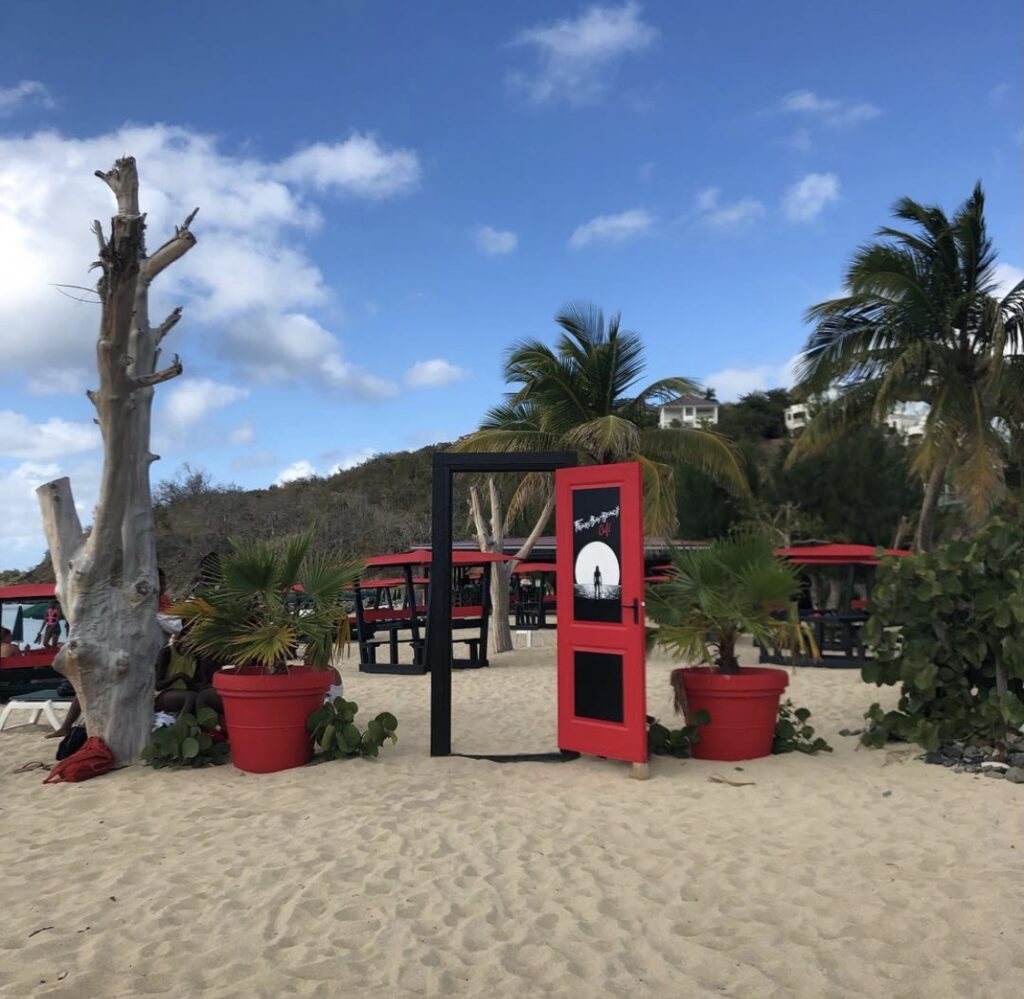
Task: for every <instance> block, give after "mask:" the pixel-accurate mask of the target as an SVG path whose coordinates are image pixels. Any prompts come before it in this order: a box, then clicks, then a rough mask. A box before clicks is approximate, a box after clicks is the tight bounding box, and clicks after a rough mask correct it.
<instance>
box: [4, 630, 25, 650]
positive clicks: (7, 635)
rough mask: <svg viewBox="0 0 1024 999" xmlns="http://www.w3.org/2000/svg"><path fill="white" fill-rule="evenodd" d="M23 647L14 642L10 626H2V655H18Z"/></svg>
mask: <svg viewBox="0 0 1024 999" xmlns="http://www.w3.org/2000/svg"><path fill="white" fill-rule="evenodd" d="M20 652H21V649H19V648H18V646H17V645H15V644H14V636H13V635H12V634H11V629H10V628H0V656H16V655H18V654H19V653H20Z"/></svg>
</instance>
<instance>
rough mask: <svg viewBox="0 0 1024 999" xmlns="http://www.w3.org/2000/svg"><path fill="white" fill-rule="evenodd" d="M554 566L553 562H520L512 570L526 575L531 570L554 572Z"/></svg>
mask: <svg viewBox="0 0 1024 999" xmlns="http://www.w3.org/2000/svg"><path fill="white" fill-rule="evenodd" d="M556 568H557V566H556V565H555V563H554V562H520V563H519V565H517V566H516V567H515V568H514V569H513V570H512V571H513V572H515V573H518V574H520V575H527V574H528V573H531V572H554V571H555V570H556Z"/></svg>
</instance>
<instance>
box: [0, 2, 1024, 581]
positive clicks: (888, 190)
mask: <svg viewBox="0 0 1024 999" xmlns="http://www.w3.org/2000/svg"><path fill="white" fill-rule="evenodd" d="M285 11H286V13H285ZM1021 21H1022V16H1021V8H1020V5H1019V3H1017V2H1016V0H996V2H993V3H991V4H988V5H986V8H985V12H984V16H979V13H978V8H977V7H976V5H974V4H969V3H966V2H951V0H928V2H914V0H903V2H901V3H897V4H893V3H891V2H875V0H865V2H862V3H858V4H823V3H820V0H819V2H793V0H788V2H782V3H776V4H766V3H763V2H760V0H746V2H740V0H736V2H723V3H718V4H696V3H682V2H669V0H665V2H657V0H648V2H646V3H643V4H640V3H630V2H625V3H616V2H613V3H609V4H597V5H587V4H579V3H554V2H520V3H516V4H494V3H479V2H471V0H465V2H450V3H418V2H411V0H410V2H405V3H398V2H388V0H378V2H373V3H371V2H368V0H367V2H357V0H352V2H347V3H346V2H336V3H312V2H293V3H292V4H290V5H288V6H287V9H286V8H284V7H282V6H281V4H280V3H269V2H268V3H263V2H244V3H243V2H241V0H238V2H218V3H216V4H212V3H198V2H181V3H178V4H175V5H173V6H169V5H155V4H153V5H137V8H136V9H133V10H132V11H131V16H130V17H128V19H127V22H126V13H125V8H124V6H123V5H122V4H115V3H106V2H92V3H89V4H81V3H70V2H69V3H56V4H52V3H51V4H21V5H17V6H12V5H5V6H4V8H3V10H2V12H0V349H2V350H3V352H4V357H5V363H4V365H3V369H2V373H0V379H2V384H3V402H2V403H0V508H2V509H3V510H4V517H3V521H2V523H0V545H2V547H0V566H4V565H6V566H15V565H28V564H31V563H33V562H34V561H35V560H36V559H37V558H38V557H39V556H40V554H41V553H42V551H43V547H44V546H43V541H42V535H41V531H40V530H39V527H38V513H37V510H36V507H35V503H34V498H33V492H32V490H33V488H34V487H35V485H38V484H39V483H40V482H42V481H46V480H47V479H49V478H52V477H55V476H56V475H59V474H68V473H70V474H71V475H72V478H73V480H74V482H75V483H76V495H77V498H78V500H79V503H80V504H81V505H82V507H83V513H84V514H85V516H86V517H88V512H87V511H88V507H89V505H90V503H91V501H92V498H93V495H94V490H95V484H96V481H97V478H98V469H99V452H98V450H97V447H96V434H95V429H94V428H93V427H92V424H91V419H90V418H91V413H90V407H89V406H88V403H87V402H86V400H85V398H84V395H83V394H82V392H83V390H84V389H85V388H86V387H87V386H88V385H89V384H90V382H91V378H90V377H89V371H90V364H91V352H92V346H93V341H94V339H95V326H96V319H97V316H98V309H97V308H96V306H94V305H92V304H88V303H81V302H76V301H72V300H71V299H69V298H67V297H63V296H62V295H61V294H59V292H58V291H57V290H56V289H55V288H54V287H53V286H54V285H55V284H58V283H64V284H81V285H88V284H90V283H91V281H92V280H93V279H92V278H91V277H90V276H89V274H88V272H87V267H88V264H89V262H90V261H91V260H92V257H93V255H94V251H95V244H94V241H93V239H92V237H91V235H90V234H89V232H88V227H89V225H90V223H91V220H92V219H93V218H101V219H105V218H107V217H109V215H110V214H111V212H112V204H111V201H110V198H109V194H108V192H107V191H106V189H105V188H104V187H103V185H102V184H101V183H100V182H99V181H97V180H95V179H93V178H92V171H93V170H94V169H96V168H104V169H106V168H107V167H109V165H110V163H111V161H112V160H113V158H114V157H115V156H117V155H119V154H121V153H132V154H134V155H135V156H137V157H138V159H139V165H140V173H141V177H142V185H143V190H142V199H143V209H144V210H147V211H148V212H149V222H150V230H151V231H150V242H151V245H158V244H159V242H161V241H162V238H163V234H164V233H165V232H167V231H168V230H169V228H170V227H171V226H172V225H173V224H174V223H175V222H177V221H180V219H181V218H182V217H183V216H184V215H185V214H186V213H187V212H188V211H189V210H190V209H191V208H192V207H194V206H195V205H196V204H198V205H200V207H201V211H200V213H199V216H198V218H197V220H196V222H195V224H194V227H193V228H194V230H195V232H196V234H197V235H198V237H199V243H198V245H197V246H196V247H195V248H194V249H193V250H192V252H191V253H190V254H189V255H188V256H187V257H186V258H185V259H184V260H183V261H182V262H181V263H180V264H179V265H177V266H176V268H174V270H173V271H171V272H168V273H167V274H166V275H164V276H163V277H162V278H161V284H160V287H158V288H157V289H155V290H154V303H153V305H154V309H153V312H154V318H158V315H159V314H161V313H162V312H163V311H167V310H169V309H170V308H171V307H172V306H173V305H176V304H183V305H184V306H185V310H186V311H185V318H184V320H183V321H182V322H181V324H180V325H179V326H178V327H177V329H176V330H175V331H174V333H173V334H172V337H171V338H170V340H169V345H168V346H169V349H170V350H173V351H177V352H178V353H179V354H180V355H181V357H182V360H183V362H184V365H185V371H186V373H185V375H184V376H182V377H181V378H180V379H178V380H177V381H175V382H172V383H170V384H168V385H164V386H161V388H160V390H159V393H158V395H159V398H158V403H157V409H156V427H155V436H156V439H157V441H156V443H157V449H158V450H159V451H160V453H161V454H162V456H163V461H162V462H160V463H159V464H158V465H156V466H155V467H154V478H155V479H157V480H159V479H160V478H162V477H167V476H170V475H172V474H173V473H174V472H175V470H176V469H177V468H178V467H179V466H180V465H181V464H182V463H183V462H185V461H189V462H191V463H192V464H193V465H194V466H197V467H201V468H204V469H206V470H208V471H209V472H210V473H211V474H212V475H213V476H214V478H215V479H216V480H218V481H224V482H227V481H234V482H238V483H240V484H243V485H247V486H261V485H267V484H269V483H271V482H273V481H275V480H278V479H280V478H282V477H285V478H287V477H289V476H294V475H301V474H308V473H310V472H317V473H320V474H323V473H326V472H328V471H330V470H331V469H332V468H334V467H335V466H337V465H339V464H342V465H344V464H350V463H351V462H353V461H357V460H359V459H360V458H361V457H364V456H366V455H368V454H370V453H372V452H376V451H386V450H396V449H404V448H411V447H418V446H420V445H422V444H425V443H429V442H433V441H437V440H446V439H452V438H454V437H456V436H458V435H459V434H462V433H465V432H466V431H468V430H470V429H472V428H473V426H474V425H475V423H476V421H477V420H478V419H479V418H480V416H481V415H482V413H483V412H484V411H485V410H486V408H487V407H488V406H489V405H491V404H493V403H494V402H495V401H496V400H497V399H498V397H499V395H500V393H501V391H502V389H503V385H502V382H501V377H500V364H501V358H502V353H503V350H504V349H505V348H506V346H507V345H508V344H509V343H511V342H512V341H514V340H515V339H517V338H519V337H523V336H541V337H547V338H552V337H553V336H554V332H555V330H554V325H553V322H552V316H553V315H554V313H555V312H556V311H557V309H558V308H559V306H561V305H562V304H563V303H565V302H568V301H571V300H577V299H582V300H589V301H593V302H596V303H598V304H600V305H601V306H603V307H604V308H605V309H606V310H608V311H614V310H620V311H621V312H622V313H623V317H624V322H625V325H626V326H627V327H630V328H632V329H635V330H638V331H640V332H641V333H642V334H643V335H644V337H645V339H646V342H647V345H648V352H649V362H650V364H649V374H650V377H651V378H655V377H663V376H666V375H670V374H680V375H687V376H691V377H695V378H699V379H701V380H703V381H705V382H706V383H707V384H710V385H713V386H715V387H716V388H717V389H718V391H719V394H720V395H721V396H723V397H725V398H730V397H735V396H736V395H737V394H738V393H741V392H743V391H748V390H751V389H755V388H765V387H770V386H772V385H776V384H785V383H786V381H787V377H788V365H789V362H790V360H791V358H792V357H793V356H794V354H795V353H796V352H797V351H798V349H799V348H800V345H801V343H802V342H803V339H804V336H805V334H806V330H805V329H804V328H803V326H802V323H801V315H802V313H803V311H804V310H805V309H806V307H807V306H808V305H810V304H812V303H814V302H815V301H818V300H820V299H822V298H825V297H828V296H830V295H831V294H832V293H833V292H835V291H837V290H838V288H839V287H840V283H841V275H842V270H843V267H844V264H845V262H846V260H847V259H848V257H849V254H850V252H851V251H852V250H853V248H854V247H855V246H856V245H857V244H858V243H859V242H861V241H863V240H864V239H866V238H868V237H869V236H870V234H871V232H872V231H873V230H874V229H875V228H876V227H877V226H879V225H881V224H883V223H884V222H886V221H887V212H888V208H889V206H890V205H891V204H892V202H893V201H894V200H895V199H896V198H897V197H899V196H901V195H905V194H906V195H910V196H912V197H915V198H917V199H920V200H925V201H937V202H939V203H941V204H943V205H945V206H946V207H947V208H950V209H952V208H953V207H954V206H955V205H956V204H957V203H958V202H960V201H961V200H963V198H964V197H966V195H967V194H968V193H969V191H970V189H971V186H972V185H973V183H974V181H975V180H977V179H979V178H980V179H981V180H982V181H983V183H984V185H985V188H986V191H987V195H988V217H989V223H990V227H991V231H992V235H993V237H994V239H995V242H996V245H997V247H998V249H999V251H1000V260H1001V262H1002V270H1001V277H1002V278H1003V279H1004V280H1005V281H1007V282H1009V281H1010V280H1012V279H1013V278H1014V277H1015V276H1019V274H1020V268H1021V266H1022V264H1024V247H1022V206H1021V158H1022V117H1024V116H1022V93H1021V76H1022V74H1021V49H1020V44H1019V42H1020V38H1021V32H1022V27H1024V26H1022V23H1021ZM55 25H56V26H57V27H55ZM126 39H127V40H128V41H127V43H126V41H125V40H126ZM135 39H137V40H138V44H137V46H135V47H133V41H134V40H135ZM73 294H74V292H73ZM81 294H82V295H83V297H87V296H85V294H84V293H81Z"/></svg>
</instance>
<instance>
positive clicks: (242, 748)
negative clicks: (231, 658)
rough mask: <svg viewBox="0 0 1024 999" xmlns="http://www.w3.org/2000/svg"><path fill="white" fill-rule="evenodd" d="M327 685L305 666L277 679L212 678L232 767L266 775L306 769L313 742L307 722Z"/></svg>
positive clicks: (326, 678) (235, 674) (247, 672)
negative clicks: (225, 731) (226, 730)
mask: <svg viewBox="0 0 1024 999" xmlns="http://www.w3.org/2000/svg"><path fill="white" fill-rule="evenodd" d="M330 683H331V674H330V673H328V672H326V671H316V670H313V669H311V668H310V667H309V666H292V667H291V668H290V669H289V670H288V672H287V673H281V674H276V673H271V674H268V673H264V672H262V671H261V670H255V669H252V668H243V669H241V670H230V671H228V672H225V671H223V670H220V671H218V672H216V673H214V675H213V686H214V687H215V688H216V690H217V693H218V694H220V696H221V700H223V702H224V717H225V721H226V722H227V727H228V738H229V740H230V742H231V761H232V762H233V763H234V764H235V766H236V767H238V769H239V770H246V771H248V772H249V773H253V774H269V773H274V772H276V771H278V770H288V769H290V768H291V767H301V766H302V765H303V764H304V763H308V762H309V761H310V759H311V758H312V756H313V736H312V735H311V734H310V733H309V732H308V731H307V730H306V720H307V719H308V718H309V716H310V715H311V714H312V713H313V712H314V711H315V710H316V709H317V708H318V707H319V706H320V705H321V704H322V703H323V700H324V693H325V692H326V691H327V688H328V687H329V686H330Z"/></svg>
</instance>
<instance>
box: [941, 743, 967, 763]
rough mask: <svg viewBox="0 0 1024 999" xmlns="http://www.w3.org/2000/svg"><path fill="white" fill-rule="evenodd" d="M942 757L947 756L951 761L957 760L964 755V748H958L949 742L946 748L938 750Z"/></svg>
mask: <svg viewBox="0 0 1024 999" xmlns="http://www.w3.org/2000/svg"><path fill="white" fill-rule="evenodd" d="M939 752H941V753H942V755H943V756H948V757H949V758H950V759H951V760H959V759H960V757H962V756H963V755H964V747H963V746H958V745H957V744H956V743H955V742H951V743H950V744H949V745H948V746H943V747H942V749H940V750H939Z"/></svg>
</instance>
